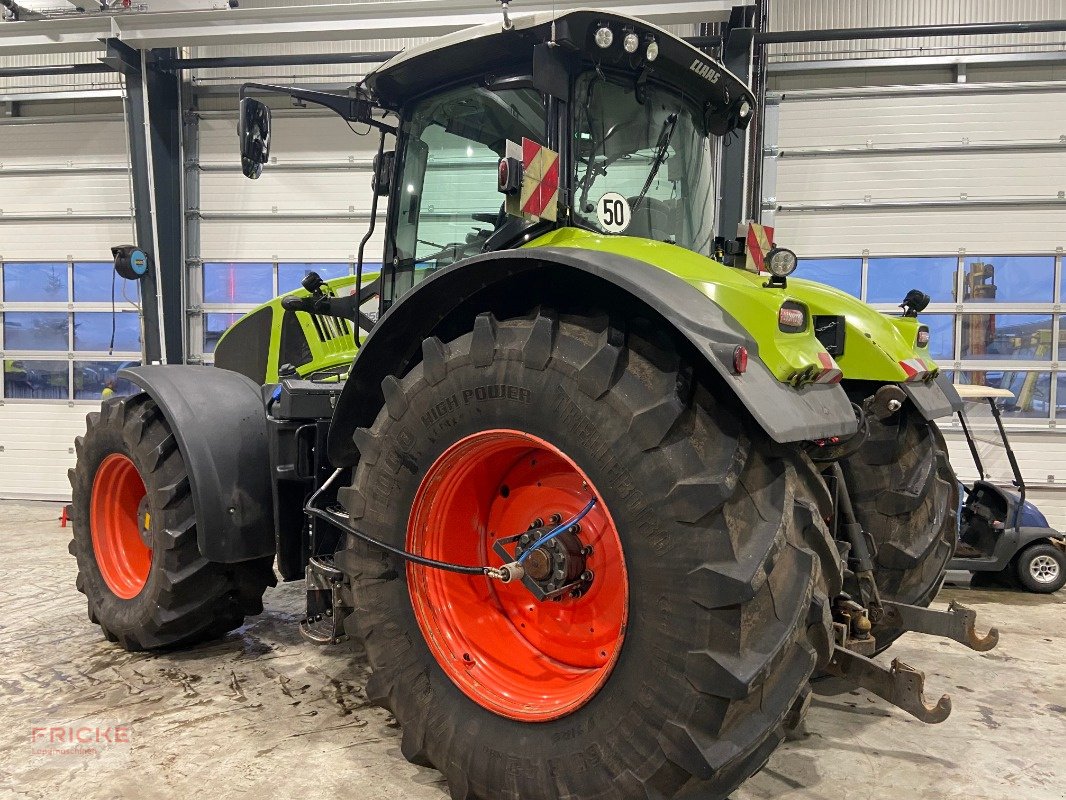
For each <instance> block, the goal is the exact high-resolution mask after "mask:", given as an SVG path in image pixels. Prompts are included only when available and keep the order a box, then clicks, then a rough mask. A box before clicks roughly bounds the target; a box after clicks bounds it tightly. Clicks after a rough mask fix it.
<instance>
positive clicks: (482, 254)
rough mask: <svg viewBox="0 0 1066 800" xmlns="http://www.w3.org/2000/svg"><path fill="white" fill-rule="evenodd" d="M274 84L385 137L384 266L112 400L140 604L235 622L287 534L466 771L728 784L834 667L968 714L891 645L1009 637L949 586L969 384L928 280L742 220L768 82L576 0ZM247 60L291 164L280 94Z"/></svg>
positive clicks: (94, 435) (318, 584) (164, 640)
mask: <svg viewBox="0 0 1066 800" xmlns="http://www.w3.org/2000/svg"><path fill="white" fill-rule="evenodd" d="M259 88H260V89H264V88H265V89H268V90H272V91H276V92H280V93H283V94H288V95H290V96H292V97H293V98H296V99H297V100H301V101H304V102H312V103H317V104H319V105H323V106H325V107H327V108H330V109H332V110H334V111H335V112H337V113H338V114H340V115H341V116H342V117H343V118H344V119H345V120H348V121H349V122H351V123H353V124H358V125H363V126H369V127H370V128H371V129H375V130H376V131H377V132H378V134H379V135H380V145H379V150H378V157H377V159H376V160H375V171H374V172H375V174H374V198H375V201H374V208H373V213H372V222H371V226H370V230H369V231H368V232H367V234H366V236H365V237H364V238H363V243H362V245H361V247H360V255H359V265H360V266H359V269H358V273H359V274H357V275H356V276H355V277H354V278H347V279H339V280H335V281H329V282H323V281H321V280H320V279H318V278H317V276H314V275H309V276H308V277H307V279H306V280H305V283H304V289H302V290H299V291H297V292H295V293H293V294H290V295H287V296H285V297H282V298H279V299H277V300H275V301H272V302H271V303H268V304H266V305H264V306H263V307H261V308H260V309H257V310H256V311H253V312H251V313H250V314H249V315H248V316H247V317H246V318H244V319H243V320H242V321H240V322H239V323H238V324H237V325H236V326H234V327H233V328H232V329H231V330H230V331H229V332H228V333H227V334H226V335H225V336H224V337H223V338H222V340H221V341H220V342H219V345H218V349H217V351H216V366H215V367H194V366H154V367H141V368H134V369H128V370H124V371H123V373H122V374H123V376H124V377H126V378H128V379H129V380H130V381H132V382H133V383H134V384H135V385H136V386H137V387H139V392H138V393H136V394H134V395H132V396H130V397H127V398H116V399H111V400H108V401H106V402H105V403H104V406H103V409H102V410H101V411H100V412H99V413H93V414H90V415H89V418H88V431H87V433H86V434H85V435H84V436H83V437H79V439H78V441H77V452H78V463H77V467H76V468H75V469H74V470H72V471H71V482H72V485H73V527H74V540H73V542H72V543H71V552H72V553H73V554H74V555H75V556H76V557H77V560H78V567H79V576H78V588H79V589H81V590H82V591H83V592H84V593H85V594H86V595H87V597H88V607H89V618H90V620H91V621H92V622H94V623H97V624H99V625H100V626H101V628H102V629H103V632H104V635H105V636H106V637H107V638H108V639H110V640H112V641H115V642H117V643H118V644H119V645H120V646H122V647H125V648H127V649H130V650H141V649H151V648H164V647H175V646H187V645H190V644H193V643H195V642H198V641H201V640H203V639H205V638H208V637H214V636H218V635H221V634H223V633H225V632H227V631H229V630H232V629H234V628H235V627H237V626H239V625H240V624H241V623H242V621H243V620H244V619H245V617H247V616H248V615H252V614H256V613H259V612H260V611H261V610H262V595H263V592H264V590H265V588H266V587H267V586H270V585H273V584H274V582H275V574H276V573H275V570H274V565H275V564H276V569H277V573H280V576H281V578H282V579H284V580H286V581H292V580H298V579H301V578H302V579H304V580H305V581H306V586H307V616H306V619H305V620H304V621H303V622H302V623H301V631H302V633H303V634H304V635H305V637H306V638H308V639H309V640H311V641H314V642H318V643H321V644H330V643H332V644H336V643H338V642H341V641H343V640H345V639H348V638H357V639H359V640H361V641H362V642H363V643H364V645H365V648H366V652H367V656H368V658H369V661H370V665H371V667H372V668H373V675H372V678H371V680H370V682H369V684H368V686H367V693H368V695H369V696H370V697H371V698H372V699H373V700H375V701H377V702H379V703H380V704H382V705H383V706H385V707H387V708H388V709H390V710H391V711H392V713H393V714H394V715H395V717H396V719H397V720H398V721H399V722H400V724H401V725H402V726H403V742H402V751H403V754H404V755H405V756H406V757H407V758H408V759H409V760H411V761H413V762H415V763H418V764H423V765H432V766H434V767H436V768H437V769H439V770H440V771H441V772H442V773H443V774H444V775H445V777H446V778H447V780H448V783H449V786H450V788H451V792H452V796H453V797H455V798H481V799H482V800H502V799H504V798H515V799H517V798H555V797H567V798H588V799H590V800H591V798H605V797H611V798H647V797H653V796H654V797H663V798H667V797H678V796H686V797H687V796H700V797H713V798H724V797H726V796H727V795H728V794H729V793H730V792H732V791H733V789H735V788H736V787H737V786H738V785H739V784H740V783H741V782H742V781H744V780H745V779H746V778H747V777H748V776H750V775H751V774H752V773H753V772H755V771H756V770H758V769H759V768H760V767H761V766H762V765H763V764H764V763H765V762H766V760H767V759H768V758H769V756H770V754H771V752H773V750H774V748H775V747H776V746H777V745H778V743H779V742H780V741H781V740H782V738H783V736H784V730H785V729H786V727H788V726H790V725H795V724H797V723H798V721H799V720H800V719H801V718H802V716H803V713H804V711H805V709H806V705H807V701H808V699H809V697H810V692H811V688H810V687H811V683H810V681H811V678H812V676H835V677H836V678H837V679H841V678H842V679H844V680H845V681H847V682H848V683H849V684H850V685H854V686H861V687H864V688H867V689H869V690H870V691H872V692H874V693H876V694H878V695H879V696H881V697H882V698H884V699H886V700H887V701H888V702H890V703H893V704H895V705H897V706H899V707H901V708H903V709H905V710H906V711H908V712H909V713H911V714H913V715H914V716H915V717H917V718H919V719H921V720H924V721H928V722H938V721H940V720H942V719H944V718H945V717H946V716H947V713H948V712H949V711H950V701H949V699H948V698H947V697H946V696H945V697H943V698H941V699H940V700H939V702H937V703H933V704H930V703H928V702H927V701H926V700H925V698H924V697H923V694H922V686H923V676H922V673H920V672H919V671H917V670H914V669H912V668H911V667H908V666H907V665H905V664H902V663H899V662H894V663H893V664H892V666H891V667H890V668H889V667H883V666H881V665H879V664H878V663H876V662H875V661H873V660H872V659H871V658H870V656H872V655H873V654H874V653H876V652H878V651H880V650H882V649H884V648H885V647H887V646H888V645H889V644H890V643H891V642H892V641H893V640H894V639H895V638H896V637H897V636H899V635H900V634H901V633H902V632H904V631H907V630H912V631H919V632H924V633H927V634H934V635H939V636H944V637H948V638H951V639H954V640H957V641H959V642H962V643H964V644H966V645H968V646H970V647H972V648H974V649H978V650H983V649H988V648H990V647H992V646H994V645H995V643H996V638H997V637H996V634H995V632H994V631H992V632H990V633H989V634H988V635H987V636H985V637H983V638H982V637H980V636H978V635H977V634H976V633H975V630H974V614H973V612H971V611H969V610H967V609H965V608H962V607H960V606H953V607H952V608H951V609H950V610H949V611H947V612H940V611H931V610H929V609H927V608H925V606H927V605H928V603H929V602H930V600H931V598H932V597H933V596H934V595H935V593H936V591H937V590H938V588H939V586H940V583H941V581H942V579H943V574H944V569H945V565H946V563H947V561H948V559H949V558H950V557H951V553H952V550H953V547H954V541H955V511H956V507H957V494H956V492H957V489H956V481H955V477H954V473H953V472H952V470H951V467H950V465H949V464H948V461H947V453H946V450H945V446H944V441H943V438H942V437H941V435H940V433H939V432H938V430H937V428H936V425H935V423H934V421H933V420H934V419H936V418H939V417H941V416H946V415H948V414H950V413H951V411H952V409H953V407H955V406H956V405H957V404H958V396H957V395H956V393H955V392H954V390H953V389H952V388H951V385H950V383H949V382H948V381H946V380H945V379H944V377H942V376H940V375H939V374H938V371H937V367H936V365H935V364H934V363H933V362H932V361H931V360H930V359H929V356H928V353H927V350H926V345H927V342H928V330H927V329H926V328H925V326H923V325H921V324H920V322H919V320H918V318H917V313H918V312H919V311H920V310H921V309H922V307H923V297H922V295H921V292H912V293H911V294H910V295H908V297H907V298H906V299H905V301H904V308H903V313H902V314H901V315H900V316H888V315H883V314H880V313H878V312H876V311H874V310H872V309H871V308H869V307H868V306H866V305H864V304H863V303H861V302H859V301H857V300H855V299H854V298H852V297H849V296H847V295H845V294H842V293H840V292H837V291H835V290H833V289H830V288H827V287H824V286H821V285H818V284H815V283H810V282H806V281H802V280H796V279H790V278H789V274H790V273H791V272H792V270H793V269H794V268H795V264H796V261H795V255H794V254H792V253H791V252H790V251H788V250H786V249H783V248H778V247H775V248H772V249H769V251H768V252H763V248H762V247H753V248H745V247H744V239H743V238H739V239H732V238H729V239H724V238H720V237H717V236H716V235H715V229H714V227H713V225H714V220H713V216H714V213H713V212H714V197H715V195H716V173H715V158H714V156H715V146H716V141H715V140H716V137H724V136H727V135H729V134H731V133H732V132H734V131H738V130H741V129H743V128H745V127H746V126H747V124H748V123H749V121H750V119H751V116H752V113H753V110H754V104H755V100H754V98H753V96H752V94H751V93H750V92H749V90H748V89H747V87H745V86H744V85H743V84H742V83H741V82H740V81H739V80H738V79H737V78H735V77H734V76H733V75H731V74H730V73H729V72H727V71H726V70H725V69H723V68H722V66H721V65H720V64H719V63H717V62H716V61H715V60H713V59H712V58H711V57H709V56H708V55H706V54H705V53H703V52H701V51H699V50H697V49H695V48H693V47H691V46H689V45H688V44H686V43H685V42H684V41H682V40H681V39H679V38H677V37H675V36H673V35H671V34H669V33H667V32H665V31H663V30H661V29H659V28H656V27H654V26H651V25H648V24H646V23H645V22H643V21H641V20H639V19H635V18H630V17H626V16H622V15H619V14H616V13H612V12H606V11H604V12H600V11H589V10H578V11H566V12H560V13H559V14H558V15H554V16H552V15H540V16H531V17H525V18H515V19H514V20H508V22H507V24H505V25H504V26H503V28H502V29H501V27H500V26H499V25H489V26H484V27H480V28H475V29H472V30H469V31H464V32H462V33H459V34H455V35H451V36H446V37H443V38H441V39H438V40H436V41H434V42H433V43H431V44H428V45H425V46H421V47H417V48H414V49H412V50H410V51H407V52H405V53H403V54H401V55H399V56H397V57H395V58H393V59H392V60H391V61H389V62H387V63H386V64H384V65H383V66H382V67H380V68H379V69H377V70H376V71H375V72H373V73H372V74H371V75H369V76H368V77H367V79H366V80H365V82H364V83H363V84H361V85H360V86H357V87H354V88H353V89H352V90H351V91H349V92H348V93H346V94H333V93H327V92H318V91H313V90H307V89H299V88H285V87H259ZM246 94H247V93H246V92H244V91H242V101H241V117H240V130H239V138H240V145H241V156H242V164H243V167H244V172H245V174H247V175H249V176H250V177H258V175H259V173H260V172H261V170H262V169H263V165H264V164H267V162H268V160H269V145H270V112H269V109H268V108H267V106H265V105H264V104H263V103H262V102H260V101H259V100H257V99H255V98H253V97H250V96H245V95H246ZM388 145H391V146H388ZM379 197H380V198H384V199H387V210H381V211H380V214H379V208H378V204H377V198H379ZM382 205H384V204H382ZM379 216H382V217H384V219H383V225H384V230H385V252H384V258H383V264H384V266H383V269H382V271H381V273H380V276H379V277H377V278H376V279H375V281H374V282H373V283H370V284H368V285H366V286H364V285H363V284H364V281H363V280H362V277H363V276H362V274H361V272H362V266H361V265H362V251H363V248H364V246H365V244H366V242H367V241H368V240H369V238H370V235H371V233H372V232H373V229H374V226H375V224H376V222H377V221H378V217H379ZM753 232H754V234H755V237H756V239H757V238H758V234H759V229H753ZM760 261H761V264H762V266H764V267H765V270H764V271H761V272H760V271H759V270H758V269H756V267H757V266H758V265H759V263H760ZM362 331H368V334H367V335H365V336H364V335H363V333H362ZM219 367H222V368H219ZM831 682H832V681H830V683H831ZM837 682H839V681H837Z"/></svg>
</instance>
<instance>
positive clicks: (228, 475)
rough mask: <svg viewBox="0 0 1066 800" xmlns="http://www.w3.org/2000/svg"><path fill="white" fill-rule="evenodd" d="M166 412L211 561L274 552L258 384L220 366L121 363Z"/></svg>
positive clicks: (122, 374)
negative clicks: (125, 365)
mask: <svg viewBox="0 0 1066 800" xmlns="http://www.w3.org/2000/svg"><path fill="white" fill-rule="evenodd" d="M119 377H122V378H125V379H126V380H128V381H130V382H131V383H134V384H136V385H137V386H139V387H140V388H141V389H143V390H144V391H145V392H147V393H148V396H149V397H151V398H152V399H153V400H154V401H155V402H156V403H157V404H158V405H159V408H160V409H161V410H162V412H163V416H164V417H165V418H166V421H167V422H168V423H169V425H170V429H171V430H172V431H173V433H174V438H175V439H176V440H177V444H178V448H179V449H180V450H181V454H182V456H183V457H184V458H185V463H186V465H187V467H188V471H189V489H190V492H191V494H192V503H193V509H194V510H195V512H196V542H197V544H198V546H199V548H200V553H201V555H203V557H204V558H206V559H208V560H209V561H218V562H223V563H232V562H236V561H246V560H248V559H251V558H262V557H264V556H269V555H273V553H274V551H275V548H276V546H275V543H274V521H273V516H272V514H273V512H272V508H273V502H272V496H271V489H270V455H269V451H268V448H267V426H266V411H265V409H264V406H263V399H262V397H261V395H260V388H259V386H258V385H257V384H256V383H255V382H253V381H251V380H250V379H248V378H246V377H245V376H243V375H240V374H238V373H236V372H230V371H228V370H224V369H217V368H216V367H192V366H153V367H134V368H130V369H123V370H120V371H119Z"/></svg>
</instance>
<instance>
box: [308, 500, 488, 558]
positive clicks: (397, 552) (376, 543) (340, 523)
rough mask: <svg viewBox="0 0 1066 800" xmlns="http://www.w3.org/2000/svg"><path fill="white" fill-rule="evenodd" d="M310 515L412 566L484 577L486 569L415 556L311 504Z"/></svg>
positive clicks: (309, 507)
mask: <svg viewBox="0 0 1066 800" xmlns="http://www.w3.org/2000/svg"><path fill="white" fill-rule="evenodd" d="M304 510H305V511H306V512H307V513H308V514H310V515H312V516H314V517H318V518H319V519H323V520H325V521H326V522H328V523H330V524H331V525H335V526H337V527H338V528H340V529H341V530H343V531H346V532H347V533H350V534H351V535H352V536H354V537H356V538H357V539H361V540H362V541H364V542H366V543H367V544H369V545H371V546H373V547H380V548H381V549H382V550H384V551H386V552H388V553H392V554H393V555H394V556H399V557H400V558H402V559H403V560H404V561H410V562H411V563H412V564H421V565H422V566H423V567H432V568H433V569H440V570H444V571H445V572H458V573H459V574H461V575H484V574H485V569H486V568H485V567H472V566H467V565H465V564H449V563H448V562H447V561H436V560H434V559H432V558H426V557H425V556H420V555H415V554H414V553H410V552H408V551H407V550H404V549H402V548H399V547H393V546H392V545H391V544H386V543H385V542H383V541H381V540H380V539H375V538H374V537H373V536H370V535H369V534H366V533H363V532H362V531H360V530H356V529H355V528H353V527H352V526H351V525H350V524H348V523H347V522H346V521H345V520H343V519H341V518H339V516H338V515H335V514H334V513H333V512H330V511H324V510H323V509H321V508H311V506H310V504H309V505H308V506H307V507H306V508H305V509H304Z"/></svg>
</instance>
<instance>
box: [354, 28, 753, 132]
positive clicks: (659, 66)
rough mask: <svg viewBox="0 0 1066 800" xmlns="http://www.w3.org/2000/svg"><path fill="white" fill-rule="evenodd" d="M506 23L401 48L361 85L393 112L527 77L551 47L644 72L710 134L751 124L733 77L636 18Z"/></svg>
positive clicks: (745, 92) (747, 96)
mask: <svg viewBox="0 0 1066 800" xmlns="http://www.w3.org/2000/svg"><path fill="white" fill-rule="evenodd" d="M512 22H513V27H512V28H511V29H509V30H504V29H503V25H502V23H500V22H496V23H489V24H486V25H479V26H477V27H473V28H467V29H466V30H461V31H456V32H455V33H452V34H448V35H447V36H442V37H440V38H438V39H434V40H433V41H431V42H428V43H426V44H423V45H419V46H417V47H413V48H411V49H409V50H405V51H403V52H402V53H399V54H398V55H396V56H394V57H392V58H391V59H389V60H388V61H386V62H385V63H384V64H382V65H381V66H380V67H378V68H377V69H376V70H374V71H373V72H371V73H370V74H369V75H368V76H367V77H366V85H367V87H369V89H370V90H371V91H372V92H373V93H374V96H375V99H376V101H377V102H378V103H379V104H380V105H382V106H383V107H385V108H392V109H399V108H400V107H401V106H403V105H404V104H405V103H407V102H408V101H409V100H411V99H413V98H416V97H418V96H420V95H422V94H425V93H426V92H428V91H431V90H432V89H434V88H437V87H443V86H445V85H448V84H450V83H453V82H456V81H461V80H463V79H476V78H481V79H484V78H487V77H489V76H491V75H492V74H493V73H495V72H502V71H506V72H507V73H510V74H513V72H514V70H515V69H518V70H529V71H530V72H531V71H532V65H533V49H534V47H536V46H537V45H544V44H549V43H550V46H551V48H552V50H553V51H555V52H558V53H560V54H562V55H565V56H567V57H569V58H571V59H574V58H577V59H582V60H584V61H585V62H587V63H588V64H589V65H590V66H591V65H592V64H600V65H602V66H604V67H616V68H621V69H627V68H628V69H629V70H631V71H632V72H633V74H634V77H636V76H638V75H640V74H641V71H642V70H643V69H644V68H645V67H646V68H647V71H648V77H652V78H658V79H660V80H663V81H665V82H666V83H668V84H671V85H674V86H678V87H680V88H682V89H683V90H684V92H685V93H686V94H688V95H689V96H691V97H693V98H694V99H696V100H697V101H698V102H700V103H701V104H703V105H704V106H705V107H706V108H707V111H708V118H709V122H710V128H711V131H712V133H715V134H717V135H722V134H724V133H727V132H728V131H730V130H733V129H736V128H744V127H746V126H747V124H748V122H749V121H750V119H751V112H750V109H753V108H754V106H755V98H754V96H753V95H752V93H751V91H750V90H749V89H748V87H747V86H745V85H744V84H743V83H742V82H741V81H740V79H739V78H737V77H736V76H735V75H733V74H732V73H731V72H729V71H728V70H726V69H725V67H723V66H722V65H721V64H720V63H718V62H717V61H716V60H715V59H713V58H711V56H709V55H707V54H706V53H704V52H702V51H700V50H698V49H696V48H695V47H693V46H692V45H690V44H688V42H686V41H684V40H683V39H680V38H678V37H677V36H675V35H674V34H672V33H669V32H668V31H665V30H663V29H662V28H659V27H657V26H655V25H652V24H650V23H647V22H645V21H643V20H641V19H638V18H637V17H630V16H626V15H624V14H616V13H613V12H610V11H600V10H596V9H590V8H579V9H574V10H570V11H561V12H558V13H552V12H543V13H538V14H524V15H516V16H514V17H512ZM603 25H607V26H608V27H610V28H611V31H612V33H613V34H614V41H613V43H612V44H611V46H610V47H608V48H605V49H604V48H600V47H598V46H597V45H596V44H595V42H594V40H593V36H594V34H595V32H596V30H598V29H599V28H600V27H602V26H603ZM629 30H632V31H633V32H635V33H636V34H637V35H638V36H639V38H640V41H641V44H640V46H639V48H638V50H637V52H636V53H635V54H633V55H630V54H628V53H626V52H624V50H623V49H622V40H623V38H624V32H627V31H629ZM652 38H654V40H655V42H656V43H657V45H658V47H659V55H658V58H656V59H655V60H654V61H653V62H646V61H645V60H644V55H643V54H644V52H645V49H646V46H647V42H648V41H650V40H651V39H652ZM556 48H558V49H557V50H556ZM744 100H746V101H747V103H748V109H749V110H748V112H747V113H746V114H744V115H741V114H740V113H739V107H740V105H741V102H742V101H744Z"/></svg>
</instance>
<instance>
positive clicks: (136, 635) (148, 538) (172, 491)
mask: <svg viewBox="0 0 1066 800" xmlns="http://www.w3.org/2000/svg"><path fill="white" fill-rule="evenodd" d="M86 423H87V427H88V429H87V431H86V433H85V435H84V436H79V437H78V438H77V439H76V440H75V446H76V449H77V454H78V462H77V465H76V466H75V467H74V469H72V470H70V472H69V475H70V484H71V487H72V489H73V502H72V504H71V505H72V511H73V520H72V522H73V529H74V538H73V539H72V540H71V542H70V547H69V550H70V553H71V554H72V555H73V556H75V557H76V558H77V560H78V577H77V587H78V590H79V591H80V592H82V593H83V594H85V596H86V598H87V600H88V606H89V620H90V621H91V622H94V623H96V624H98V625H99V626H100V628H101V629H102V630H103V633H104V636H105V637H106V638H107V639H108V640H109V641H113V642H118V643H119V644H120V645H121V646H122V647H124V648H125V649H127V650H146V649H152V648H160V647H175V646H180V645H189V644H193V643H195V642H198V641H201V640H204V639H211V638H215V637H217V636H221V635H222V634H224V633H226V632H228V631H231V630H233V629H234V628H237V627H239V626H240V625H241V623H243V622H244V618H245V617H247V616H250V615H254V614H260V613H262V611H263V592H264V591H265V590H266V587H267V586H274V585H275V584H276V583H277V578H276V577H275V575H274V568H273V559H272V558H265V559H255V560H253V561H245V562H241V563H238V564H218V563H214V562H211V561H208V560H207V559H205V558H204V557H203V556H201V555H200V551H199V548H198V547H197V544H196V516H195V513H194V511H193V505H192V497H191V495H190V493H189V476H188V472H187V470H186V467H185V460H184V458H183V457H182V454H181V451H180V450H179V449H178V446H177V442H176V441H175V439H174V435H173V433H172V432H171V430H170V427H169V425H168V424H167V422H166V420H165V419H164V418H163V414H162V413H161V412H160V410H159V407H158V406H157V405H156V404H155V402H154V401H152V400H151V399H150V398H149V397H148V395H146V394H137V395H134V396H132V397H129V398H117V397H116V398H113V399H109V400H106V401H105V402H104V404H103V408H102V410H101V411H99V412H96V411H94V412H92V413H90V414H89V415H88V416H87V417H86Z"/></svg>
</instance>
